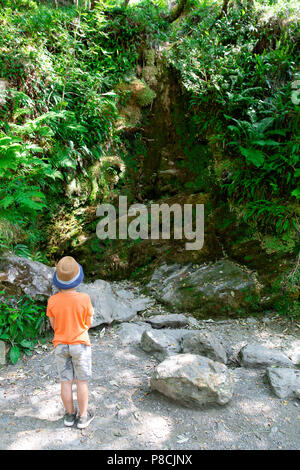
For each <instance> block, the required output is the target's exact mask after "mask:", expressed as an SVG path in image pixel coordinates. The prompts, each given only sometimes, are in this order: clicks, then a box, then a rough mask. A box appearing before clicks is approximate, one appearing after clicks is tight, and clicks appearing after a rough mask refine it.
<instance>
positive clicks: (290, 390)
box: [267, 367, 300, 398]
mask: <svg viewBox="0 0 300 470" xmlns="http://www.w3.org/2000/svg"><path fill="white" fill-rule="evenodd" d="M267 377H268V380H269V382H270V385H271V388H272V390H273V392H274V393H275V395H276V396H277V397H279V398H287V397H292V396H297V393H298V392H297V391H298V390H299V389H300V371H299V370H296V369H290V368H287V367H268V369H267ZM298 397H299V396H298Z"/></svg>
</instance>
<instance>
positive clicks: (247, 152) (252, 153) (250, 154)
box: [239, 146, 265, 167]
mask: <svg viewBox="0 0 300 470" xmlns="http://www.w3.org/2000/svg"><path fill="white" fill-rule="evenodd" d="M239 149H240V151H241V154H242V155H243V156H244V157H246V160H247V161H248V162H250V163H252V164H253V165H255V166H257V167H259V166H262V164H263V163H264V161H265V155H264V153H263V152H262V151H261V150H255V149H251V148H244V147H241V146H239Z"/></svg>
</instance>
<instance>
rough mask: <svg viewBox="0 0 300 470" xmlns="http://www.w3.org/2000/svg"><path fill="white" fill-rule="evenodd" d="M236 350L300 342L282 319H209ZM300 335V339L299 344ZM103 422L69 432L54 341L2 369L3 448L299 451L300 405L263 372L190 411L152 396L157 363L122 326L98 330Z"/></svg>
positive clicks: (238, 371) (243, 377) (94, 392)
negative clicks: (216, 403)
mask: <svg viewBox="0 0 300 470" xmlns="http://www.w3.org/2000/svg"><path fill="white" fill-rule="evenodd" d="M202 327H205V328H207V329H208V330H209V331H211V332H213V333H215V334H217V335H219V337H226V338H227V340H229V341H230V342H231V344H232V345H233V347H234V348H239V347H240V346H242V345H243V344H245V343H246V342H247V341H250V340H255V341H258V342H260V343H263V344H265V345H269V346H273V347H278V348H282V349H284V350H287V349H288V348H289V347H290V346H291V345H293V343H294V342H295V341H299V335H297V331H300V330H299V328H298V330H297V327H295V329H294V331H293V332H285V333H283V328H284V327H283V326H282V324H281V323H280V322H279V323H278V321H269V322H268V323H264V322H256V321H253V320H251V319H250V321H249V320H248V321H239V320H230V321H228V322H203V323H202ZM297 338H298V339H297ZM91 341H92V347H93V374H94V375H93V379H92V381H91V384H90V405H91V407H92V408H93V409H94V410H95V413H96V417H95V419H94V421H93V422H92V423H91V425H90V426H89V427H88V428H87V429H85V430H82V431H80V430H78V429H77V428H76V427H72V428H66V427H65V426H64V424H63V420H62V414H63V407H62V404H61V401H60V385H59V382H58V380H57V376H56V366H55V362H54V356H53V349H52V346H51V344H50V343H49V344H47V345H44V346H43V347H38V348H37V349H36V350H35V354H34V355H33V356H31V357H28V356H26V357H25V358H24V359H22V360H20V361H19V363H18V364H17V365H8V366H5V367H3V368H2V369H0V408H1V415H0V449H1V450H4V449H9V450H13V449H51V450H54V449H66V450H67V449H109V450H118V449H120V450H121V449H126V450H127V449H129V450H132V449H150V450H157V449H176V450H177V449H300V401H299V400H296V399H285V400H284V399H279V398H277V397H275V396H274V395H273V393H272V391H271V390H270V388H269V385H268V384H267V382H266V380H265V378H264V371H258V370H251V369H244V368H241V367H237V368H234V369H233V370H232V373H233V376H234V381H235V392H234V397H233V399H232V401H231V402H230V403H229V404H228V405H227V406H224V407H214V408H205V409H203V410H191V409H185V408H182V407H180V406H178V405H176V404H174V403H171V402H170V401H168V400H167V399H166V398H164V397H163V396H161V395H160V394H158V393H157V392H152V391H151V390H150V387H149V377H150V376H151V372H152V370H153V368H154V367H155V365H156V364H157V363H158V361H156V360H155V359H154V358H152V357H151V356H149V355H147V354H146V353H144V352H143V351H142V350H140V349H139V348H138V347H135V346H132V345H129V346H124V345H122V343H121V341H120V339H119V336H118V335H117V330H116V328H115V327H111V328H108V329H106V332H105V335H104V336H103V337H100V330H94V331H93V332H91Z"/></svg>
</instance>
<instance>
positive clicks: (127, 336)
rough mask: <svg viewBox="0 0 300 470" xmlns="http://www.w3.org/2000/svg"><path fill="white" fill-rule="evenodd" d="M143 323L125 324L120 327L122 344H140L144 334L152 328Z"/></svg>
mask: <svg viewBox="0 0 300 470" xmlns="http://www.w3.org/2000/svg"><path fill="white" fill-rule="evenodd" d="M141 323H142V322H140V324H136V323H126V322H125V323H122V324H121V325H120V326H119V328H118V329H117V333H118V335H119V336H120V340H121V343H122V344H124V345H127V344H138V343H140V341H141V338H142V334H143V332H144V331H145V330H147V329H150V328H151V326H150V325H148V324H147V323H144V324H141Z"/></svg>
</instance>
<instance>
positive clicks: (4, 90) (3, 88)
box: [0, 78, 9, 106]
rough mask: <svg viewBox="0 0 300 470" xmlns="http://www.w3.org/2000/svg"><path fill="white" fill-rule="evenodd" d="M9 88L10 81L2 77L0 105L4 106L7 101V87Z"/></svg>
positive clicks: (0, 81)
mask: <svg viewBox="0 0 300 470" xmlns="http://www.w3.org/2000/svg"><path fill="white" fill-rule="evenodd" d="M8 88H9V83H8V81H7V80H4V79H3V78H0V105H1V106H3V105H4V104H5V103H6V99H7V89H8Z"/></svg>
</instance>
